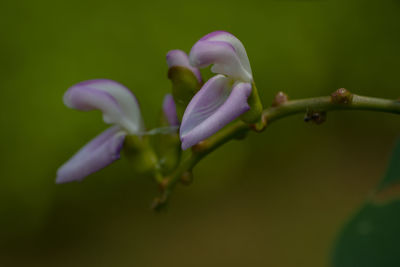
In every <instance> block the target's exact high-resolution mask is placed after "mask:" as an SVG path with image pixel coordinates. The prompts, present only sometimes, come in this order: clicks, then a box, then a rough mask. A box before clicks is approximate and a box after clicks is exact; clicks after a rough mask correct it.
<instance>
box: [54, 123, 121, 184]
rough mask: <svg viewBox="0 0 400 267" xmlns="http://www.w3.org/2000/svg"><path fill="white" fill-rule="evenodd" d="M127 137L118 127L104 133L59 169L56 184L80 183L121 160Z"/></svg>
mask: <svg viewBox="0 0 400 267" xmlns="http://www.w3.org/2000/svg"><path fill="white" fill-rule="evenodd" d="M125 136H126V134H125V133H124V132H123V131H121V128H119V127H117V126H114V127H111V128H109V129H107V130H106V131H104V132H102V133H101V134H100V135H98V136H97V137H95V138H94V139H93V140H92V141H90V142H89V143H88V144H86V145H85V146H84V147H83V148H81V149H80V150H79V151H78V152H77V153H76V154H75V155H74V156H73V157H72V158H71V159H70V160H69V161H67V162H66V163H64V165H62V166H61V167H60V168H59V169H58V171H57V179H56V183H58V184H61V183H68V182H72V181H80V180H82V179H83V178H85V177H86V176H88V175H89V174H91V173H94V172H96V171H98V170H101V169H103V168H104V167H106V166H107V165H109V164H110V163H112V162H114V161H115V160H117V159H119V158H120V151H121V149H122V145H123V143H124V139H125Z"/></svg>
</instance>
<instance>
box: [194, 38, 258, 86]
mask: <svg viewBox="0 0 400 267" xmlns="http://www.w3.org/2000/svg"><path fill="white" fill-rule="evenodd" d="M189 58H190V63H191V64H192V65H193V66H195V67H206V66H208V65H211V64H214V65H213V67H212V68H211V71H212V72H214V73H220V74H224V75H227V76H230V77H231V78H233V79H237V80H240V81H243V82H252V80H253V76H252V71H251V67H250V62H249V59H248V57H247V53H246V49H245V48H244V46H243V44H242V43H241V42H240V40H239V39H237V38H236V37H235V36H234V35H232V34H230V33H228V32H224V31H216V32H212V33H210V34H207V35H206V36H204V37H203V38H201V39H200V40H199V41H198V42H197V43H196V44H195V45H194V46H193V47H192V50H191V51H190V54H189Z"/></svg>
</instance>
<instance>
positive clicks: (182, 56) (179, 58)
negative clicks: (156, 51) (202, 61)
mask: <svg viewBox="0 0 400 267" xmlns="http://www.w3.org/2000/svg"><path fill="white" fill-rule="evenodd" d="M167 64H168V67H170V68H171V67H175V66H181V67H186V68H188V69H190V70H191V71H192V72H193V74H194V75H195V76H196V78H197V80H198V81H199V83H202V81H203V79H202V78H201V73H200V70H199V69H198V68H195V67H193V66H192V65H190V63H189V57H188V55H187V54H186V53H185V52H183V51H182V50H178V49H175V50H171V51H169V52H168V53H167Z"/></svg>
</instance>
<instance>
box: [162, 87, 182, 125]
mask: <svg viewBox="0 0 400 267" xmlns="http://www.w3.org/2000/svg"><path fill="white" fill-rule="evenodd" d="M163 112H164V114H165V117H166V118H167V120H168V123H169V125H171V126H178V125H179V119H178V115H177V114H176V106H175V101H174V97H173V96H172V95H171V94H167V95H165V97H164V101H163Z"/></svg>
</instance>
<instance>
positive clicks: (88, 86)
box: [56, 79, 144, 183]
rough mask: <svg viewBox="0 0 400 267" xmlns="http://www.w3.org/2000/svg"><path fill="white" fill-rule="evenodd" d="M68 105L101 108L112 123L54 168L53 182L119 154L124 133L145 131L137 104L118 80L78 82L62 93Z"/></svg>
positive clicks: (76, 178) (74, 177)
mask: <svg viewBox="0 0 400 267" xmlns="http://www.w3.org/2000/svg"><path fill="white" fill-rule="evenodd" d="M64 104H65V105H66V106H67V107H70V108H74V109H78V110H82V111H89V110H96V109H98V110H101V111H102V113H103V120H104V122H105V123H108V124H112V125H113V126H112V127H111V128H109V129H107V130H106V131H104V132H103V133H101V134H100V135H98V136H97V137H95V138H94V139H93V140H92V141H90V142H89V143H88V144H86V145H85V146H84V147H83V148H82V149H80V150H79V151H78V152H77V153H76V154H75V155H74V156H73V157H72V158H71V159H70V160H68V161H67V162H66V163H64V165H62V166H61V167H60V168H59V169H58V171H57V178H56V183H67V182H72V181H79V180H82V179H83V178H85V177H86V176H88V175H89V174H91V173H94V172H96V171H98V170H100V169H102V168H104V167H106V166H107V165H109V164H111V163H112V162H114V161H115V160H117V159H119V158H120V151H121V149H122V146H123V143H124V140H125V136H126V135H128V134H129V135H137V134H140V133H142V132H143V131H144V125H143V121H142V116H141V113H140V109H139V104H138V102H137V100H136V97H135V96H134V95H133V94H132V92H131V91H130V90H129V89H127V88H126V87H125V86H123V85H122V84H120V83H117V82H115V81H112V80H106V79H99V80H89V81H85V82H81V83H78V84H76V85H74V86H72V87H71V88H69V89H68V90H67V92H66V93H65V94H64Z"/></svg>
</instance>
